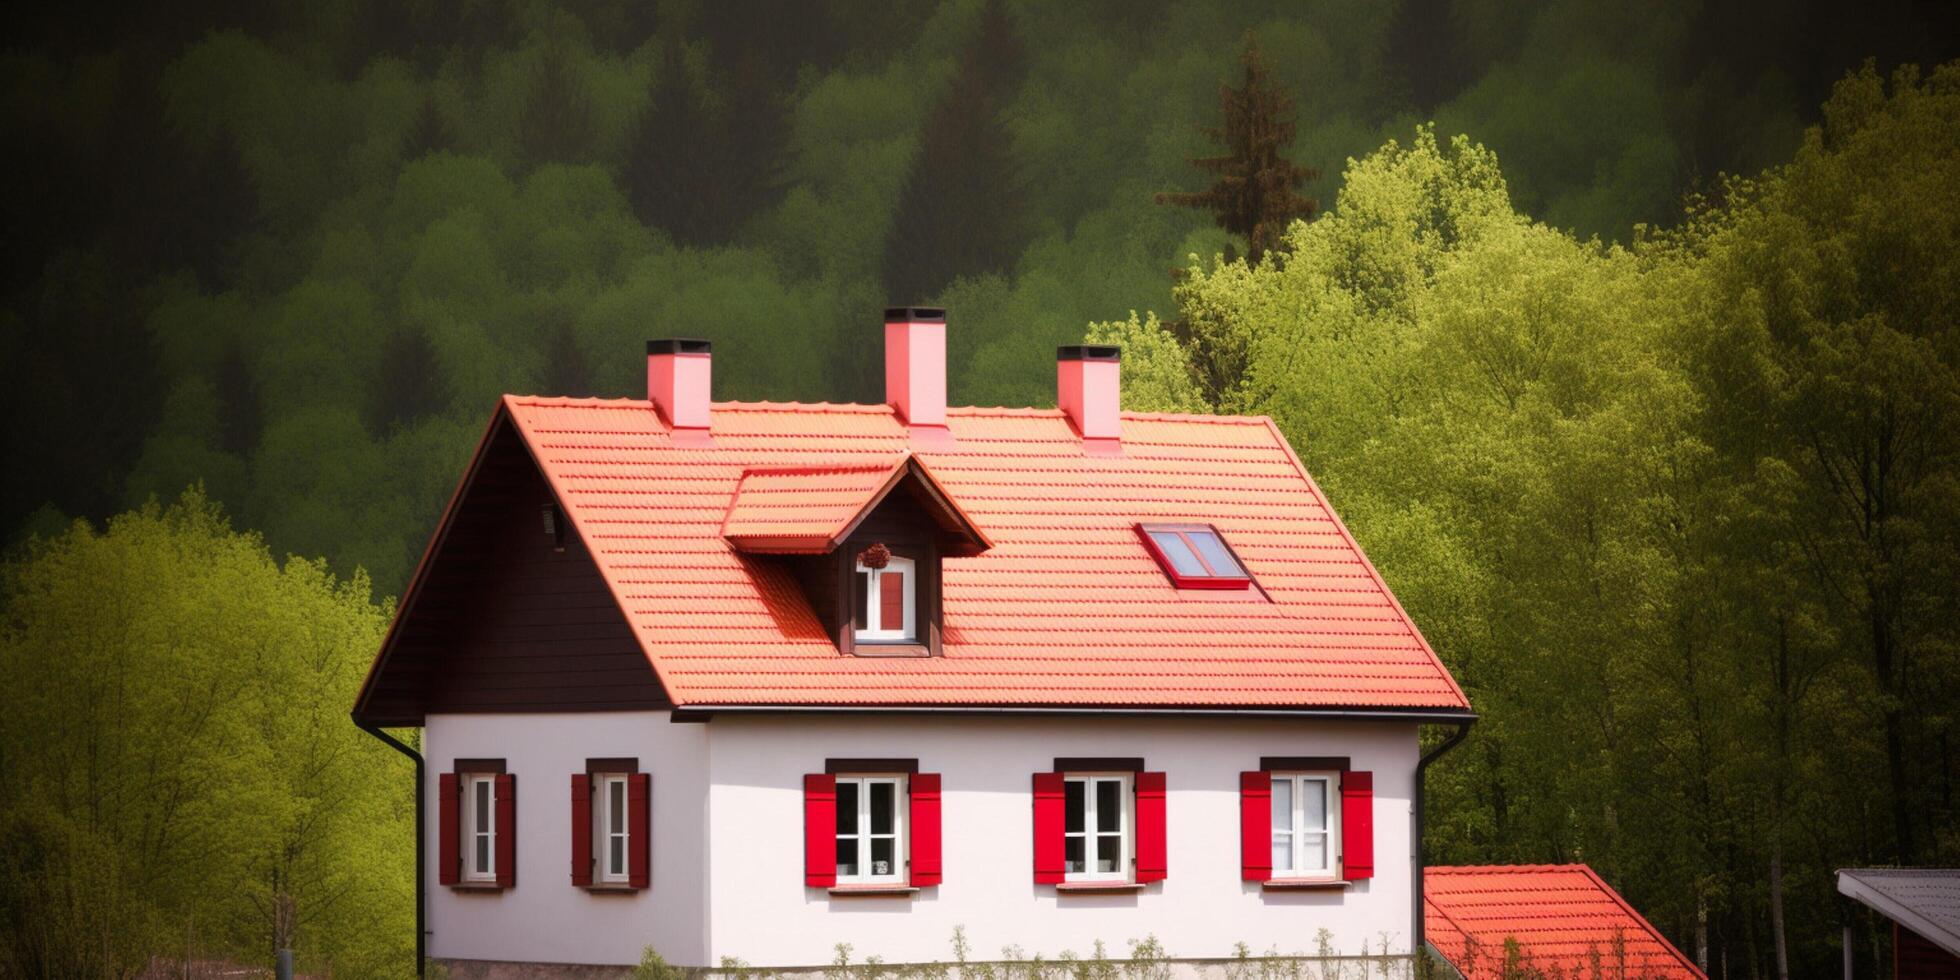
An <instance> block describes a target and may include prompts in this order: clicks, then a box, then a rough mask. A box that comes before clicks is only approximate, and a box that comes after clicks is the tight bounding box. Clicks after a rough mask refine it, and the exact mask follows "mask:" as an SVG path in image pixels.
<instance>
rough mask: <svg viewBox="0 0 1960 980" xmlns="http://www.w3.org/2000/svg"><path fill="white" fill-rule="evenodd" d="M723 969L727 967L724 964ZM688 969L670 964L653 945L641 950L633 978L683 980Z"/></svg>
mask: <svg viewBox="0 0 1960 980" xmlns="http://www.w3.org/2000/svg"><path fill="white" fill-rule="evenodd" d="M723 969H727V966H726V964H724V966H723ZM686 976H687V971H686V970H683V969H681V968H679V967H675V966H668V965H667V958H666V957H664V956H661V955H660V954H659V953H658V952H656V951H655V950H654V948H653V947H652V946H648V947H646V948H645V949H643V950H641V951H640V962H639V965H637V966H635V967H633V980H682V978H684V977H686Z"/></svg>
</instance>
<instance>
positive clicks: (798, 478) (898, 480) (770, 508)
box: [721, 454, 993, 657]
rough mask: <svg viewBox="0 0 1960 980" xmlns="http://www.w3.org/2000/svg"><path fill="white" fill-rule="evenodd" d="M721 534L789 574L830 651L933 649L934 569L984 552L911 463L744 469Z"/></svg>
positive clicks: (941, 492) (936, 646)
mask: <svg viewBox="0 0 1960 980" xmlns="http://www.w3.org/2000/svg"><path fill="white" fill-rule="evenodd" d="M721 536H722V538H723V539H724V540H726V541H727V542H728V544H729V546H730V547H732V548H734V549H735V550H736V551H738V552H740V553H742V554H743V555H754V556H768V555H775V556H781V557H780V558H775V559H768V558H761V559H758V560H759V561H762V562H768V563H773V564H776V565H777V567H779V568H782V569H784V570H786V571H788V572H789V573H790V574H791V575H792V576H794V577H795V579H796V583H797V585H798V586H800V587H801V588H802V590H803V594H804V596H805V597H806V598H807V599H808V600H809V602H810V609H811V611H812V612H814V613H816V614H817V617H818V620H819V621H820V622H821V623H822V624H823V627H824V632H825V633H827V634H828V635H830V636H831V637H834V638H835V639H836V641H837V652H839V653H842V654H848V655H854V656H867V657H932V656H938V655H939V652H940V643H941V636H942V634H943V632H944V628H945V623H944V622H943V616H942V614H941V612H940V609H941V606H940V602H939V583H940V569H941V564H940V563H941V562H942V561H943V560H944V559H947V558H970V557H973V556H975V555H978V554H981V553H982V552H985V551H986V550H987V549H988V548H991V547H993V544H992V542H990V541H988V540H987V536H986V535H985V534H982V533H981V532H980V529H979V528H978V527H975V526H974V524H973V521H972V520H971V519H970V518H968V517H967V515H966V513H965V512H964V511H962V510H960V508H959V505H957V504H956V503H954V502H953V499H952V498H951V497H949V496H947V495H946V489H945V488H944V487H942V486H940V485H939V481H938V480H936V479H934V478H933V476H932V473H931V472H930V471H928V470H927V469H926V467H925V464H924V463H921V462H920V461H919V459H918V457H915V456H912V455H910V454H907V455H903V456H899V457H896V458H895V459H893V460H892V461H890V462H887V463H863V462H852V463H845V464H840V465H836V466H792V467H777V468H767V469H752V470H747V471H745V472H744V473H743V474H742V479H741V481H740V482H739V483H737V484H736V486H735V499H734V500H733V501H730V502H729V505H728V514H727V516H725V517H723V518H722V523H721Z"/></svg>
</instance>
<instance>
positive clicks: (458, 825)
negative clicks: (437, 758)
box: [436, 772, 463, 885]
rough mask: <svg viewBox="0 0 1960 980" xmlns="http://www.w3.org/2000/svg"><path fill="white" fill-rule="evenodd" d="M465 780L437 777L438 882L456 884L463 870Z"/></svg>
mask: <svg viewBox="0 0 1960 980" xmlns="http://www.w3.org/2000/svg"><path fill="white" fill-rule="evenodd" d="M462 803H463V789H462V781H461V780H459V779H457V778H456V774H455V773H453V772H445V773H443V774H441V775H439V776H437V777H436V883H437V884H439V885H453V884H455V883H456V879H457V877H458V876H459V874H460V873H461V871H462V870H463V848H462V830H463V825H462V820H463V807H462Z"/></svg>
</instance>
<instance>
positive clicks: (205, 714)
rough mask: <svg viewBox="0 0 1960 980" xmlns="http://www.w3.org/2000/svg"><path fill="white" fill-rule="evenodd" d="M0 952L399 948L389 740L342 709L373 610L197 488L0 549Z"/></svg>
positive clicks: (407, 841) (68, 966) (140, 957)
mask: <svg viewBox="0 0 1960 980" xmlns="http://www.w3.org/2000/svg"><path fill="white" fill-rule="evenodd" d="M0 574H4V582H5V588H4V593H3V594H4V596H5V600H4V601H5V615H4V617H3V618H0V669H3V670H4V671H5V672H6V675H7V677H8V678H9V680H10V683H11V685H12V694H11V695H10V700H11V704H10V706H9V709H8V711H7V712H6V713H5V715H4V717H0V735H4V740H0V744H4V745H5V746H6V751H7V765H6V766H5V767H0V825H4V832H0V922H4V923H5V927H4V928H0V965H4V966H5V968H6V970H7V972H8V973H9V974H10V975H21V976H47V975H118V976H127V975H132V974H133V973H134V972H135V971H136V970H137V969H139V968H141V967H144V966H145V965H146V964H147V963H148V962H149V960H150V957H151V955H152V954H156V953H162V952H165V951H170V952H171V953H172V954H174V955H183V954H184V953H185V952H189V953H191V954H193V955H197V956H221V957H235V958H239V959H243V960H248V961H252V962H258V963H267V964H269V963H270V960H271V958H272V953H273V938H274V937H273V930H272V923H271V921H270V920H269V919H268V918H267V913H268V911H269V910H270V909H271V908H273V907H275V906H286V907H290V908H292V909H295V910H297V911H298V916H297V919H296V922H297V932H296V934H294V936H293V940H292V941H293V944H294V948H295V949H296V951H297V953H298V956H299V960H300V962H301V963H302V964H304V965H303V966H302V969H305V970H307V971H308V972H320V973H325V972H328V971H329V970H332V971H334V972H340V973H347V974H357V975H380V974H384V973H388V972H392V971H393V970H395V969H397V968H398V967H399V966H400V964H401V963H402V962H404V961H405V959H406V958H407V957H408V956H409V955H410V953H411V949H412V942H413V935H412V931H413V930H412V927H411V920H412V916H413V901H412V899H411V897H410V895H411V892H412V879H411V877H410V875H411V868H410V864H412V862H407V861H404V860H403V859H402V856H403V855H405V854H408V853H410V851H411V850H412V847H413V842H412V840H411V837H412V823H413V821H412V819H411V814H412V806H413V801H412V799H411V794H410V793H409V792H408V786H409V779H408V773H407V771H406V768H405V766H404V765H402V764H401V760H400V758H399V757H397V756H394V755H393V754H392V753H391V752H390V751H389V750H388V749H387V748H386V747H384V746H382V745H381V744H380V743H378V742H376V741H374V740H373V739H371V738H369V737H368V736H366V735H365V734H363V733H361V732H359V731H358V730H356V729H355V728H354V727H353V726H351V725H348V724H347V722H346V715H345V711H346V706H347V704H349V703H350V702H351V699H352V698H353V696H354V691H355V689H356V687H357V686H358V685H359V684H360V681H361V678H362V676H363V674H364V671H365V668H366V665H367V663H368V660H369V659H370V658H371V657H372V655H373V651H374V649H375V647H376V645H377V644H378V643H379V642H380V639H381V634H382V631H383V629H384V627H385V625H386V621H387V616H388V614H389V609H388V607H387V606H385V605H377V604H375V603H374V602H373V601H372V600H371V599H370V596H369V590H368V583H367V580H366V578H365V577H364V576H359V575H357V576H355V577H354V578H352V579H350V580H345V581H338V580H336V579H335V578H334V577H333V576H332V575H330V574H329V573H328V572H327V571H326V569H325V566H324V564H323V563H321V562H316V561H306V560H303V559H298V558H293V559H288V560H287V561H286V562H284V563H283V564H282V563H279V562H275V561H274V560H273V559H272V556H271V555H270V554H269V553H268V552H267V551H266V548H265V545H264V544H263V542H261V541H260V539H259V538H258V537H257V536H256V535H249V534H239V533H236V532H233V531H232V530H231V529H230V528H229V527H228V526H227V525H226V523H225V520H224V518H223V517H222V516H221V515H220V514H219V513H218V511H217V509H216V507H215V506H214V505H212V504H210V503H209V502H208V501H207V500H206V499H205V498H204V497H203V496H202V495H201V494H200V493H199V492H197V491H191V492H189V493H187V494H186V495H185V496H184V497H183V498H182V499H180V500H179V501H178V502H177V503H175V504H172V505H170V506H169V507H159V506H157V505H155V504H151V505H149V506H147V507H145V508H143V509H142V510H139V511H136V512H132V513H128V514H124V515H121V516H119V517H117V518H115V519H114V520H112V521H110V522H109V524H108V527H107V528H106V529H104V530H101V531H97V530H94V529H92V528H90V527H89V526H88V525H86V524H82V523H77V524H76V525H75V526H74V527H73V528H71V529H70V530H69V531H67V532H66V533H65V534H62V535H60V536H59V537H56V538H53V539H49V540H40V541H36V542H33V543H31V544H30V545H29V546H28V547H27V548H26V550H25V551H24V552H21V553H19V554H17V555H16V556H14V557H13V558H11V559H9V560H8V561H7V562H6V564H5V565H4V566H0Z"/></svg>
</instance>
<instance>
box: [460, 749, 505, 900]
mask: <svg viewBox="0 0 1960 980" xmlns="http://www.w3.org/2000/svg"><path fill="white" fill-rule="evenodd" d="M479 786H481V787H484V789H483V790H482V792H483V797H484V799H485V801H486V803H485V804H482V805H479V804H478V803H477V792H478V790H477V787H479ZM479 822H480V823H481V824H482V826H481V827H479V826H478V824H479ZM462 830H463V833H462V837H463V880H464V881H496V880H497V775H496V773H488V772H484V773H464V774H463V827H462ZM479 838H481V839H484V845H483V850H482V852H481V853H482V855H483V863H482V865H481V866H479V865H478V864H477V860H476V859H477V854H478V853H479V852H478V850H477V841H478V839H479Z"/></svg>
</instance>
